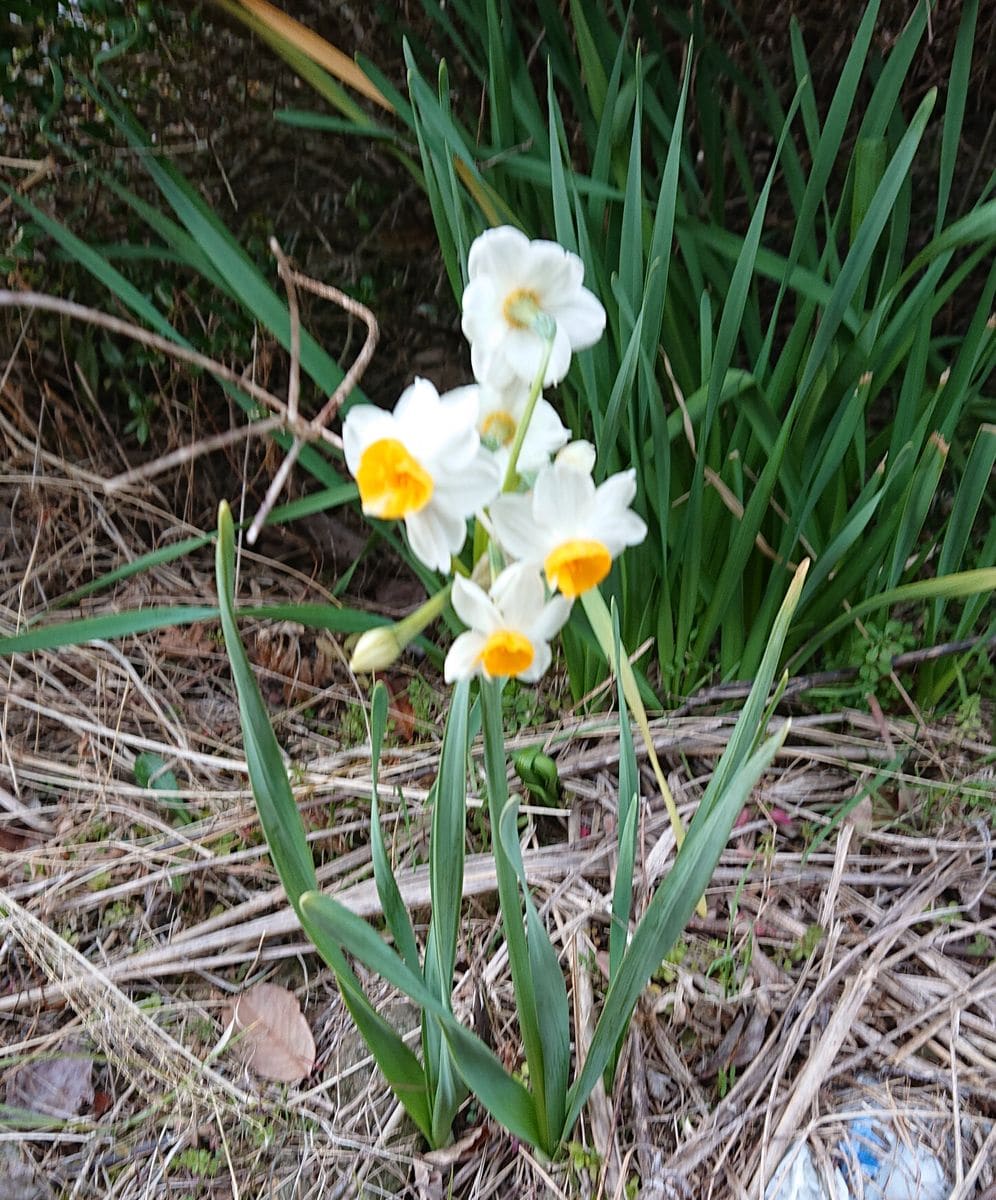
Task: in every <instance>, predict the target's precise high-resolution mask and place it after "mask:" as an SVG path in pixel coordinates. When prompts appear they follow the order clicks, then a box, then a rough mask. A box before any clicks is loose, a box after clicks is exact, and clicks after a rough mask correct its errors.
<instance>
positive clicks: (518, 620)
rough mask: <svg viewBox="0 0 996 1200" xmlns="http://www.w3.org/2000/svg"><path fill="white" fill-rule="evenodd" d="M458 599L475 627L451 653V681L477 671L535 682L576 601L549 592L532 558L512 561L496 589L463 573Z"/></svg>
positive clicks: (456, 585)
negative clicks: (485, 587)
mask: <svg viewBox="0 0 996 1200" xmlns="http://www.w3.org/2000/svg"><path fill="white" fill-rule="evenodd" d="M452 601H453V608H454V609H455V610H456V614H457V616H458V617H459V618H460V620H461V621H463V623H464V624H465V625H467V626H469V628H468V630H467V632H466V633H461V634H460V636H459V637H458V638H457V639H456V641H455V642H454V643H453V645H452V646H451V647H450V652H449V654H447V656H446V663H445V665H444V669H443V670H444V675H445V677H446V682H447V683H453V682H454V681H455V680H457V679H469V678H470V677H471V676H473V675H483V676H484V677H485V678H486V679H497V678H515V679H521V680H522V681H523V682H524V683H535V681H536V680H537V679H539V678H540V676H541V675H542V674H543V673H544V672H545V671H546V669H547V667H549V665H550V659H551V654H550V645H549V643H550V639H551V638H553V637H555V636H556V635H557V634H558V633H559V632H560V630H561V628H562V627H563V624H564V622H565V621H566V620H567V618H568V617H569V616H570V613H571V601H570V600H568V599H566V598H565V597H564V596H554V597H553V598H552V599H550V600H548V599H547V598H546V591H545V589H544V587H543V580H542V578H541V577H540V574H539V572H538V571H537V570H536V568H535V567H532V566H530V565H529V564H528V563H513V564H512V566H510V567H506V568H505V570H504V571H502V573H501V574H500V575H499V576H498V578H497V579H496V580H495V581H494V583H493V584H492V585H491V592H490V595H488V594H486V593H485V592H484V590H483V589H482V588H480V587H478V585H477V584H476V583H473V582H472V581H471V580H469V579H463V578H461V577H460V576H458V577H457V578H456V579H454V581H453V592H452Z"/></svg>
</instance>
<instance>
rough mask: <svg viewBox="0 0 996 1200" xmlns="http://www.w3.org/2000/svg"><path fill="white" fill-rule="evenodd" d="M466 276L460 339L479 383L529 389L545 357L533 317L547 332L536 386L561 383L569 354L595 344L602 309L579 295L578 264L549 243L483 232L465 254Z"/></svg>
mask: <svg viewBox="0 0 996 1200" xmlns="http://www.w3.org/2000/svg"><path fill="white" fill-rule="evenodd" d="M467 274H468V278H469V282H468V283H467V287H466V288H465V289H464V293H463V332H464V334H465V335H466V337H467V340H468V341H469V342H470V358H471V363H472V364H473V368H474V376H475V378H476V379H477V380H478V381H479V382H487V383H490V384H492V385H493V386H495V387H503V386H505V385H506V384H508V383H510V382H511V381H512V380H514V379H519V380H522V381H523V382H525V383H527V384H528V383H531V382H532V380H533V379H534V378H535V377H536V374H537V372H538V371H539V366H540V362H541V361H542V358H543V354H544V351H545V343H544V339H543V336H542V334H541V333H540V332H538V330H537V328H536V318H537V317H538V316H540V315H541V314H545V315H546V316H547V317H549V318H551V319H552V321H553V322H554V324H555V332H554V340H553V348H552V350H551V353H550V361H549V362H548V363H547V368H546V376H545V378H544V380H543V382H544V385H548V384H551V383H558V382H559V381H560V380H561V379H563V378H564V376H565V375H566V374H567V368H568V367H569V366H570V365H571V353H572V352H573V351H574V350H584V349H586V348H587V347H588V346H593V345H594V344H595V342H597V341H598V339H599V338H600V337H601V336H602V330H603V329H604V328H605V309H604V308H603V307H602V306H601V304H600V303H599V302H598V300H596V299H595V297H594V296H593V295H592V294H591V292H589V291H588V289H587V288H585V287H582V280H583V279H584V263H582V261H581V259H580V258H578V256H577V255H576V254H571V253H570V251H568V250H565V249H564V248H563V246H559V245H557V243H556V242H545V241H535V242H531V241H530V240H529V239H528V238H527V237H526V235H525V234H524V233H520V232H519V230H518V229H513V228H512V227H511V226H507V225H506V226H503V227H502V228H500V229H489V230H487V231H486V232H484V233H482V234H481V236H480V237H479V238H477V239H476V240H475V242H474V244H473V245H472V246H471V248H470V255H469V256H468V259H467Z"/></svg>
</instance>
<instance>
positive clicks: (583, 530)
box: [490, 442, 647, 619]
mask: <svg viewBox="0 0 996 1200" xmlns="http://www.w3.org/2000/svg"><path fill="white" fill-rule="evenodd" d="M587 464H592V465H593V456H592V454H591V453H590V448H589V447H588V446H587V444H586V443H583V442H582V443H574V444H572V445H571V446H569V447H567V449H566V450H565V451H561V453H560V455H558V457H557V460H556V461H555V462H554V463H552V464H550V465H549V466H547V467H544V468H543V469H542V470H541V471H540V472H539V474H538V475H537V476H536V482H535V483H534V485H533V490H532V493H531V494H529V495H526V496H511V495H505V496H499V497H498V498H497V500H495V501H494V502H493V503H492V505H491V509H490V512H491V522H492V525H493V527H494V533H495V537H496V539H497V540H498V542H499V543H500V544H501V546H502V547H503V548H504V549H505V552H506V553H507V554H508V555H510V556H512V557H514V558H519V559H521V560H522V561H524V562H528V563H532V564H534V565H540V566H542V567H543V569H544V572H545V573H546V574H547V576H548V582H549V583H550V584H551V586H554V587H558V588H560V589H561V590H563V591H565V592H566V593H567V595H568V596H570V597H574V596H577V595H581V594H582V593H583V592H584V591H586V590H587V589H588V588H590V587H594V586H597V584H598V583H599V582H601V580H602V579H604V577H605V572H606V571H607V570H608V569H609V567H610V566H611V559H613V558H616V557H618V555H619V554H621V553H622V551H623V549H624V548H625V547H626V546H635V545H637V544H638V543H639V542H642V541H643V539H644V538H645V537H646V535H647V526H646V523H645V522H644V521H643V519H642V518H641V517H640V516H639V515H638V514H637V513H635V512H633V510H632V509H631V508H629V504H630V502H631V501H632V499H633V497H634V495H635V493H636V473H635V471H633V470H632V469H630V470H629V471H620V472H619V473H618V474H616V475H613V476H611V477H610V478H609V479H607V480H606V481H605V482H604V483H603V484H601V485H600V486H599V487H598V488H597V489H596V487H595V484H594V481H593V480H592V478H591V475H590V473H589V472H588V471H587V470H585V469H584V467H585V465H587ZM592 543H594V545H593V544H592ZM565 619H566V618H565Z"/></svg>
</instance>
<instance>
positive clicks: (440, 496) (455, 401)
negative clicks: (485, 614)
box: [342, 379, 501, 571]
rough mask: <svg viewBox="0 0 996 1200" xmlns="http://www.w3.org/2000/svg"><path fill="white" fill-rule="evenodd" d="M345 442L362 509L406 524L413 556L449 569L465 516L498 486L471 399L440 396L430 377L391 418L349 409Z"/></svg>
mask: <svg viewBox="0 0 996 1200" xmlns="http://www.w3.org/2000/svg"><path fill="white" fill-rule="evenodd" d="M342 441H343V449H344V450H345V453H346V465H347V466H348V467H349V470H350V472H351V474H352V475H353V477H354V478H355V479H356V483H357V485H358V487H359V490H360V501H361V503H362V506H363V511H364V512H365V513H366V514H367V515H368V516H371V517H380V518H381V519H383V520H400V521H404V523H405V530H406V531H407V533H408V541H409V543H410V545H411V548H412V551H413V552H414V554H415V555H416V556H417V557H418V558H419V559H420V560H421V561H422V562H423V563H425V565H426V566H427V567H430V568H431V569H432V570H436V571H448V570H449V567H450V559H451V558H452V556H453V555H454V554H457V553H459V551H460V549H461V547H462V546H463V543H464V538H465V537H466V536H467V518H468V517H469V516H470V515H471V514H472V513H474V512H477V510H478V509H480V508H483V507H484V505H486V504H487V503H488V502H489V501H490V500H491V499H492V498H493V497H494V496H495V495H496V493H497V491H498V488H499V486H500V484H501V471H500V468H499V466H498V463H497V462H496V461H495V458H494V455H492V454H491V453H490V452H489V451H488V450H486V449H485V448H484V447H483V446H482V445H481V439H480V436H479V435H478V432H477V398H476V396H474V395H472V394H466V395H463V396H450V397H440V395H439V393H438V392H437V391H436V389H435V387H433V385H432V384H431V383H430V382H429V381H428V380H427V379H416V380H415V382H414V383H413V384H412V385H411V386H410V387H408V388H406V389H405V390H404V392H402V394H401V398H400V399H399V400H398V403H397V404H396V405H395V408H394V412H393V413H389V412H385V411H384V410H383V409H379V408H375V407H374V406H373V405H371V404H358V405H356V406H354V407H353V408H351V409H350V410H349V412H348V413H347V414H346V419H345V421H344V422H343V427H342Z"/></svg>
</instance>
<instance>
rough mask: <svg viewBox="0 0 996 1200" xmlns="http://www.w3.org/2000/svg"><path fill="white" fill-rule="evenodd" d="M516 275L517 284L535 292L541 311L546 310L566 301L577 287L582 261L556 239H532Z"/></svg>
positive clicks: (582, 266) (582, 273)
mask: <svg viewBox="0 0 996 1200" xmlns="http://www.w3.org/2000/svg"><path fill="white" fill-rule="evenodd" d="M520 278H521V282H519V287H522V288H529V289H530V290H531V291H534V292H536V293H537V294H538V295H539V297H540V300H541V302H542V306H543V308H544V310H545V311H550V309H551V308H552V306H553V305H554V304H557V303H559V302H561V301H564V302H567V301H569V300H570V298H571V297H572V296H573V295H574V293H575V292H576V291H577V290H578V289H579V288H580V287H581V283H582V281H583V279H584V263H582V262H581V260H580V259H579V258H578V257H577V255H576V254H569V253H568V251H566V250H565V249H564V247H563V246H560V245H558V244H557V242H545V241H535V242H531V243H530V244H529V255H528V259H527V261H525V262H524V263H523V264H522V273H521V277H520Z"/></svg>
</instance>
